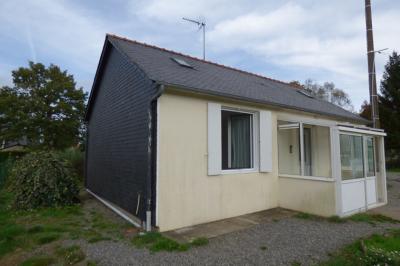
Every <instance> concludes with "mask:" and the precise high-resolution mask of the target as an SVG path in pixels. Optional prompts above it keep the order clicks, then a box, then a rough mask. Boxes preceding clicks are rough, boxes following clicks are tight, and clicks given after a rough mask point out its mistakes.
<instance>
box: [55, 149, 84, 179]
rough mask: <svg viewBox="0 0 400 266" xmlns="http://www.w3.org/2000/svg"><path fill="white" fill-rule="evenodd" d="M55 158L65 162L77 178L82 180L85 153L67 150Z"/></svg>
mask: <svg viewBox="0 0 400 266" xmlns="http://www.w3.org/2000/svg"><path fill="white" fill-rule="evenodd" d="M57 156H58V157H59V158H60V159H62V160H65V161H67V162H68V163H69V164H70V165H71V166H72V168H73V169H74V171H75V173H76V174H77V175H78V177H79V178H83V175H84V169H85V168H84V167H85V161H84V157H85V153H84V152H82V151H81V150H80V149H78V148H68V149H65V150H63V151H60V152H58V153H57Z"/></svg>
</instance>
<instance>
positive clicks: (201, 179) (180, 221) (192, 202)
mask: <svg viewBox="0 0 400 266" xmlns="http://www.w3.org/2000/svg"><path fill="white" fill-rule="evenodd" d="M209 101H210V100H209V99H208V98H205V97H203V96H201V97H194V96H189V95H181V94H178V93H168V92H166V93H164V94H163V95H162V96H161V97H160V98H159V102H158V133H157V134H158V162H157V165H158V170H157V203H156V205H157V210H156V213H157V214H156V216H157V217H156V220H157V226H158V227H159V230H160V231H167V230H172V229H177V228H181V227H186V226H191V225H196V224H201V223H205V222H210V221H215V220H220V219H224V218H229V217H234V216H239V215H243V214H247V213H252V212H257V211H261V210H266V209H270V208H275V207H278V206H282V207H284V208H289V209H295V210H299V211H304V212H310V213H314V214H319V215H325V216H329V215H333V214H334V213H335V190H334V183H333V182H332V183H329V182H322V181H314V180H313V181H310V180H302V179H289V178H285V179H283V178H279V176H278V148H277V144H278V140H277V117H278V116H279V115H281V114H282V112H277V111H273V110H272V121H273V122H272V130H273V132H272V145H273V147H272V153H273V158H272V166H273V171H272V172H271V173H260V172H252V173H242V174H222V175H218V176H208V175H207V104H208V102H209ZM212 101H216V99H213V100H212ZM221 103H222V104H224V105H229V106H232V107H239V108H244V109H250V110H251V109H256V110H261V109H263V107H259V106H258V107H256V108H254V107H252V105H247V104H236V103H235V104H233V103H227V102H221ZM264 110H268V109H264ZM270 111H271V110H270ZM285 115H287V114H285ZM295 118H296V117H295ZM309 118H310V119H313V117H312V116H310V117H309Z"/></svg>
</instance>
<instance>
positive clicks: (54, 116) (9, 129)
mask: <svg viewBox="0 0 400 266" xmlns="http://www.w3.org/2000/svg"><path fill="white" fill-rule="evenodd" d="M12 77H13V84H14V85H13V86H12V87H8V86H4V87H2V88H0V125H2V126H1V130H0V139H6V140H19V139H21V138H24V137H26V138H27V139H28V143H29V145H30V146H32V147H42V148H53V149H62V148H66V147H70V146H72V145H75V144H77V143H78V142H79V139H80V137H81V136H82V127H83V116H84V110H85V102H86V97H87V94H86V93H85V92H83V89H82V88H76V83H75V81H74V77H73V76H72V75H70V74H68V73H67V71H61V69H60V68H59V67H58V66H56V65H53V64H51V65H50V66H49V67H45V66H44V65H43V64H41V63H33V62H29V66H28V67H26V68H25V67H20V68H18V69H17V70H14V71H12Z"/></svg>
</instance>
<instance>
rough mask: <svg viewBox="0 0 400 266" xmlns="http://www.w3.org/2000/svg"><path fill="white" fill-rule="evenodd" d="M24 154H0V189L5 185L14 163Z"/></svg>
mask: <svg viewBox="0 0 400 266" xmlns="http://www.w3.org/2000/svg"><path fill="white" fill-rule="evenodd" d="M25 153H26V152H22V151H12V152H0V188H1V187H2V186H3V185H4V184H5V183H6V181H7V178H8V175H9V173H10V170H11V168H12V166H13V164H14V161H15V160H17V159H18V158H21V157H22V156H24V155H25Z"/></svg>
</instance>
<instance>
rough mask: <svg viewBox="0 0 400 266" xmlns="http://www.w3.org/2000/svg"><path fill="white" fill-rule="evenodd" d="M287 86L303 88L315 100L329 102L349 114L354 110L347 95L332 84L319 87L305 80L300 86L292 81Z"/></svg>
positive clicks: (326, 83) (315, 83) (328, 83)
mask: <svg viewBox="0 0 400 266" xmlns="http://www.w3.org/2000/svg"><path fill="white" fill-rule="evenodd" d="M289 84H291V85H292V86H295V87H299V88H303V89H304V90H306V91H308V92H309V93H310V94H311V95H313V96H314V97H315V98H318V99H321V100H324V101H327V102H331V103H333V104H335V105H338V106H340V107H342V108H344V109H347V110H348V111H351V112H353V110H354V107H353V105H352V103H351V100H350V97H349V95H348V94H347V93H346V92H345V91H344V90H342V89H339V88H336V87H335V84H334V83H333V82H325V83H324V84H323V85H320V84H319V83H317V82H315V81H313V80H312V79H307V80H306V81H305V82H304V84H301V83H300V82H299V81H292V82H290V83H289Z"/></svg>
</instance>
